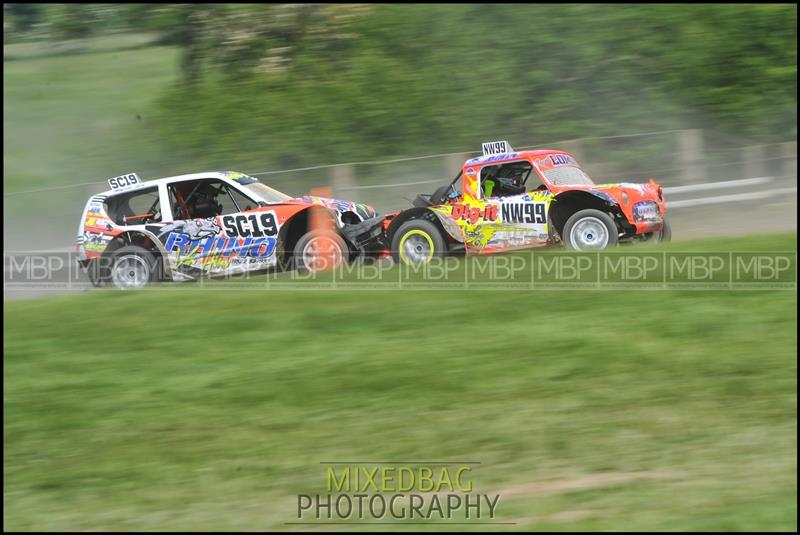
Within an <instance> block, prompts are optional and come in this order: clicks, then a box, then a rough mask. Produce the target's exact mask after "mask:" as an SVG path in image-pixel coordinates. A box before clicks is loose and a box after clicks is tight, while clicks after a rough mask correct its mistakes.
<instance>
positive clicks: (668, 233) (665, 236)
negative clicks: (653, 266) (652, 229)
mask: <svg viewBox="0 0 800 535" xmlns="http://www.w3.org/2000/svg"><path fill="white" fill-rule="evenodd" d="M670 240H672V227H670V226H669V221H667V220H666V219H665V220H664V226H663V227H662V228H661V232H659V233H658V241H670Z"/></svg>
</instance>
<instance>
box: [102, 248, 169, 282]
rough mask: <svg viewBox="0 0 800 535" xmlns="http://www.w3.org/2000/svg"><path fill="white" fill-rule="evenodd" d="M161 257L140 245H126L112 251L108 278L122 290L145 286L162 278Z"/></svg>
mask: <svg viewBox="0 0 800 535" xmlns="http://www.w3.org/2000/svg"><path fill="white" fill-rule="evenodd" d="M161 271H162V270H161V266H160V265H159V259H158V258H157V257H156V255H154V254H153V253H152V252H150V251H148V250H147V249H145V248H143V247H139V246H138V245H126V246H125V247H120V248H119V249H117V250H116V251H114V252H113V253H111V269H110V272H109V275H108V280H109V282H111V284H113V285H114V287H116V288H119V289H120V290H131V289H137V288H144V287H145V286H147V285H148V284H150V283H152V282H156V281H158V280H160V279H161Z"/></svg>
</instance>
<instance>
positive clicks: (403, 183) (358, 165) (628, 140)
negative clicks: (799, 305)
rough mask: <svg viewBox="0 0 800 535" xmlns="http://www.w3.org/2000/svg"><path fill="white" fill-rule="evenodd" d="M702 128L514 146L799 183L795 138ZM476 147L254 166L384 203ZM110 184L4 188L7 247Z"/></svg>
mask: <svg viewBox="0 0 800 535" xmlns="http://www.w3.org/2000/svg"><path fill="white" fill-rule="evenodd" d="M703 138H704V136H703V135H702V133H701V132H699V131H683V130H669V131H661V132H639V133H633V134H622V135H615V136H595V137H586V138H580V139H568V140H562V141H555V142H552V143H540V144H535V145H525V146H518V147H516V149H517V150H529V149H539V148H554V149H564V150H567V151H568V152H570V153H572V154H574V155H575V156H576V158H577V159H578V161H580V162H581V165H582V166H583V167H584V169H586V170H587V172H588V174H589V175H590V176H591V177H592V178H593V179H594V180H595V182H596V183H615V182H645V181H647V179H648V177H651V176H652V177H654V178H655V179H656V180H657V181H658V182H659V183H660V184H662V185H663V186H664V187H665V188H672V189H673V191H674V194H671V195H670V197H669V199H670V200H671V201H676V202H684V201H688V200H693V199H694V200H698V199H699V200H702V199H703V198H704V197H708V196H710V195H712V194H713V195H718V196H720V197H724V196H725V195H727V194H729V193H733V194H735V195H738V196H740V197H731V199H738V198H744V197H741V196H745V197H746V196H747V195H750V194H751V193H755V192H758V191H762V190H765V189H769V188H772V189H775V190H776V191H782V192H783V194H784V195H790V194H791V191H792V188H793V187H795V188H796V185H797V144H796V142H788V143H778V144H770V145H752V146H750V145H749V146H740V147H724V146H717V145H714V144H713V140H707V141H706V140H704V139H703ZM704 141H706V142H705V143H704ZM473 149H474V148H473ZM478 154H480V151H476V150H465V151H463V152H444V153H438V154H426V155H419V156H411V157H403V158H386V159H376V160H363V161H353V162H345V163H335V164H321V165H313V166H305V167H297V168H292V169H263V168H262V169H260V170H256V171H254V172H250V173H248V174H250V175H253V176H257V177H262V180H264V181H265V182H266V183H268V184H271V185H274V186H275V187H276V188H277V189H279V190H281V191H283V192H285V193H287V194H289V195H292V196H299V195H303V194H307V193H309V192H310V191H311V190H312V189H314V188H319V187H328V188H330V190H331V192H332V195H333V196H334V197H337V198H342V199H347V200H352V201H356V202H360V203H367V204H370V205H372V206H373V207H375V209H376V210H377V211H378V212H381V213H386V212H390V211H395V210H399V209H402V208H404V207H407V206H408V199H411V198H413V197H414V196H416V195H417V194H418V193H431V191H432V190H433V189H435V185H436V184H439V185H443V184H446V183H447V182H449V181H451V180H452V179H453V178H454V177H455V176H456V174H457V173H458V172H459V170H460V168H461V166H462V165H463V163H464V161H466V160H467V159H469V158H471V157H474V156H475V155H478ZM236 170H241V169H236ZM117 174H119V173H117ZM109 176H112V175H111V174H110V175H109ZM756 177H771V178H770V181H769V182H768V183H766V182H765V183H756V182H747V180H748V179H753V178H756ZM145 178H146V177H145ZM743 180H744V181H745V182H741V181H743ZM726 181H739V183H738V185H737V186H735V187H734V186H731V188H733V189H732V190H731V191H725V190H724V189H719V190H717V191H714V192H711V193H708V194H704V193H700V191H701V190H702V189H703V188H700V189H697V188H695V189H683V190H682V189H680V188H681V187H685V186H690V185H700V184H707V183H716V182H719V183H723V182H726ZM273 182H274V184H273ZM675 188H678V189H675ZM106 189H107V182H106V180H105V179H103V180H96V181H83V182H80V183H75V184H64V185H58V186H49V187H38V188H33V189H30V190H24V191H10V192H5V191H4V193H3V198H4V208H5V215H4V230H3V235H4V241H5V243H6V245H5V247H16V248H18V249H20V250H27V249H30V248H39V247H45V248H46V247H50V246H56V245H57V244H60V245H63V244H64V243H71V242H72V241H74V236H73V234H74V232H75V231H76V230H77V224H78V218H79V213H80V210H81V208H82V207H83V205H84V203H85V202H86V199H88V198H89V197H90V196H91V195H94V194H97V193H99V192H101V191H104V190H106ZM684 205H685V206H694V205H695V204H693V203H691V202H689V203H687V202H684ZM676 206H680V205H676Z"/></svg>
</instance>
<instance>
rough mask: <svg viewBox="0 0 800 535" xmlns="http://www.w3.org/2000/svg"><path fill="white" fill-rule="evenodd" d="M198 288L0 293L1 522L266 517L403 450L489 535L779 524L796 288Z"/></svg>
mask: <svg viewBox="0 0 800 535" xmlns="http://www.w3.org/2000/svg"><path fill="white" fill-rule="evenodd" d="M678 245H679V244H672V245H671V247H672V248H675V247H677V246H678ZM680 246H681V247H682V248H683V249H684V250H692V249H694V250H698V251H699V250H714V251H726V250H737V251H753V250H768V249H772V250H796V236H795V235H785V236H779V237H773V238H771V239H768V240H764V239H762V238H751V239H735V240H734V239H731V240H717V241H709V240H706V241H704V242H698V243H694V244H693V243H683V244H680ZM667 249H669V247H668V248H667ZM653 250H659V248H657V247H656V248H654V249H653ZM207 290H208V288H201V287H199V286H192V285H183V286H182V289H181V291H180V292H175V291H164V290H161V289H155V290H152V291H142V292H131V293H122V292H111V291H109V292H105V291H97V292H90V293H88V294H85V295H80V296H70V297H62V298H54V299H37V300H30V301H13V302H5V303H4V312H5V323H4V334H5V336H4V353H5V360H4V388H5V403H4V417H5V424H4V461H5V462H4V507H5V513H6V514H5V516H4V528H5V529H10V530H23V529H41V530H54V529H77V530H100V529H144V530H148V529H159V528H160V529H182V530H191V529H195V530H214V529H220V530H225V529H251V530H259V529H285V528H290V527H291V526H287V525H285V523H286V522H291V521H293V520H296V518H295V508H296V499H297V498H296V495H297V494H298V493H306V494H313V493H324V492H325V491H324V484H325V479H324V472H323V469H322V468H321V465H320V462H323V461H352V460H360V461H367V460H422V459H427V460H438V461H444V460H462V461H463V460H469V461H477V462H480V463H481V464H480V465H477V466H476V467H475V468H474V471H473V479H474V482H475V489H476V491H478V492H486V493H495V492H499V493H500V494H501V495H502V499H501V501H500V504H499V506H498V518H497V520H500V521H505V522H514V523H515V524H514V525H510V526H503V527H501V528H500V529H507V530H531V529H533V530H565V529H572V530H574V529H596V530H610V529H626V530H635V529H647V530H683V529H692V530H757V529H767V530H794V529H796V527H797V507H796V501H797V479H796V475H797V453H796V448H797V425H796V424H797V378H796V377H797V366H796V351H797V335H796V326H797V314H796V306H797V294H796V290H788V291H787V290H781V291H724V290H715V291H687V292H681V291H650V292H639V291H622V292H608V291H564V292H557V291H537V292H529V291H520V292H509V291H469V292H466V291H462V290H453V291H443V290H439V291H430V292H427V291H418V290H417V291H358V292H356V291H347V290H334V291H306V292H299V291H288V290H282V291H279V290H273V291H268V292H265V291H260V292H253V291H244V290H236V289H231V290H225V291H214V292H209V291H207ZM348 527H350V528H352V527H353V526H348ZM370 527H371V528H375V527H376V526H370ZM413 527H414V528H417V529H418V528H420V527H422V528H425V526H419V525H415V526H413ZM463 527H465V526H460V528H463ZM305 528H306V529H308V528H309V527H307V526H306V527H305ZM356 528H357V526H356ZM396 528H397V526H395V529H396ZM466 528H467V529H470V527H469V526H466ZM327 529H337V528H336V527H334V528H330V527H329V528H327Z"/></svg>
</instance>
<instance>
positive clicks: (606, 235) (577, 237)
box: [562, 208, 619, 251]
mask: <svg viewBox="0 0 800 535" xmlns="http://www.w3.org/2000/svg"><path fill="white" fill-rule="evenodd" d="M562 239H563V240H564V243H565V244H566V245H567V247H569V248H570V249H575V250H577V251H599V250H601V249H606V248H608V247H612V246H614V245H616V244H617V241H619V231H618V230H617V225H616V224H615V223H614V220H613V219H611V216H610V215H608V214H607V213H605V212H601V211H600V210H594V209H591V208H588V209H586V210H580V211H579V212H576V213H574V214H573V215H572V217H570V218H569V219H567V223H566V224H565V225H564V233H563V236H562Z"/></svg>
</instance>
